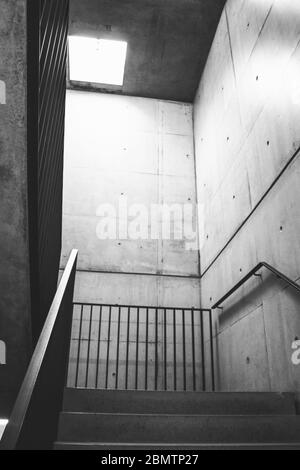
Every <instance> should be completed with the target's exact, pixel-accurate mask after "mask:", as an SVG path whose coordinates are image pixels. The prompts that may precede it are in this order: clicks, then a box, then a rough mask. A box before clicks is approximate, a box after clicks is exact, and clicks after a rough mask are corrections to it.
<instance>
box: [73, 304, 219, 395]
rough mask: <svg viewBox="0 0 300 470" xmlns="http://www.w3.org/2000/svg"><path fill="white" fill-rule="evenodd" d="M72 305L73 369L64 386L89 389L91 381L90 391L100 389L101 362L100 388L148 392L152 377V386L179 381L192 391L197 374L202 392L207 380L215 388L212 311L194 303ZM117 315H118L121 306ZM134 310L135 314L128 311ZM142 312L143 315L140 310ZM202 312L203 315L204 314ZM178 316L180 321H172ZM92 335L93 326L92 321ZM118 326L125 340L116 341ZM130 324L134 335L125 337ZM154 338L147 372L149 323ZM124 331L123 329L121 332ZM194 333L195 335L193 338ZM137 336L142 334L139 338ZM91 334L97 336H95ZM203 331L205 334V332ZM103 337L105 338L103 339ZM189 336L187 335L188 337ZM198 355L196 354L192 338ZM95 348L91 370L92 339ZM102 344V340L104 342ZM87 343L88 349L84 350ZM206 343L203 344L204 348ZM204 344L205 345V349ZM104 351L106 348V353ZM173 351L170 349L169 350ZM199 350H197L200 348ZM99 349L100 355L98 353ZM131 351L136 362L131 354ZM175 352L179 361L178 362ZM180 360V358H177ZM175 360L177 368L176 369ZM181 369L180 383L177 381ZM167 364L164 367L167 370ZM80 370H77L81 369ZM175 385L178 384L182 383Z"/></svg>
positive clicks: (172, 386) (174, 387)
mask: <svg viewBox="0 0 300 470" xmlns="http://www.w3.org/2000/svg"><path fill="white" fill-rule="evenodd" d="M73 305H74V306H75V307H77V315H78V317H77V319H78V323H79V325H78V338H77V337H76V338H74V346H75V347H74V348H73V349H72V348H71V350H72V351H73V353H72V357H71V362H72V364H74V363H75V368H73V369H72V373H71V374H70V375H69V379H68V386H69V387H75V388H89V387H90V386H91V382H92V383H93V387H94V388H95V389H98V388H100V387H99V370H100V363H101V361H102V362H103V363H106V365H105V368H104V370H103V369H102V372H103V374H102V388H103V387H104V388H105V389H110V388H115V389H118V388H119V385H120V383H121V384H122V387H123V388H124V383H125V390H128V389H131V390H150V389H152V386H151V387H150V388H149V381H150V380H151V379H152V380H153V382H154V390H160V389H161V388H159V387H161V386H162V389H164V390H171V389H172V390H174V391H176V390H178V382H179V383H180V384H181V385H182V384H183V385H182V387H183V390H184V391H187V390H189V389H191V382H192V389H193V391H197V390H198V389H199V386H198V385H197V382H198V377H199V378H200V377H201V379H202V391H206V390H207V389H208V387H207V379H208V378H209V382H210V385H211V389H212V391H214V390H215V370H214V366H215V363H214V338H213V322H212V311H211V310H210V309H201V308H195V307H186V308H179V307H157V306H144V305H143V306H142V305H124V304H123V305H120V304H107V303H106V304H104V303H90V302H74V303H73ZM104 309H105V310H106V315H107V316H106V318H105V321H103V313H104ZM122 309H123V312H122V318H121V310H122ZM133 311H135V317H133V316H132V312H133ZM142 311H144V312H143V317H141V314H142ZM159 311H160V312H162V313H163V317H162V322H161V324H160V325H159V323H158V313H159ZM206 314H207V315H206ZM178 318H179V320H177V319H178ZM197 318H198V319H199V323H198V324H199V325H200V331H199V330H196V326H195V320H196V319H197ZM83 320H84V322H85V328H86V331H87V332H88V334H87V335H86V334H83V337H82V332H83V329H82V326H83ZM113 322H114V324H115V328H116V330H115V341H116V344H115V346H116V355H115V354H114V356H113V366H110V357H111V350H110V347H111V339H112V338H111V335H112V329H111V325H112V324H113ZM97 324H98V326H96V327H94V328H95V331H94V333H93V332H92V326H93V325H97ZM122 325H123V335H124V338H123V340H121V327H122ZM131 325H132V326H135V327H136V328H135V331H136V333H135V338H134V339H133V338H132V337H131V336H130V329H131ZM141 325H144V328H145V330H144V334H143V333H141ZM151 325H152V327H151V328H153V330H154V331H153V330H152V334H153V336H155V341H154V345H155V359H154V364H153V365H154V367H153V369H154V370H153V369H152V368H151V371H150V372H149V364H151V363H152V359H151V360H150V361H149V354H150V352H149V351H150V347H151V345H152V344H153V339H152V340H151V338H150V326H151ZM126 331H127V333H126ZM159 331H160V332H161V333H160V334H161V335H162V336H161V337H162V348H163V355H162V365H161V366H159V355H158V346H159V341H158V335H159ZM197 332H198V334H199V336H197ZM141 334H142V336H141ZM95 335H96V336H97V338H95ZM178 335H179V337H180V338H181V339H182V342H181V346H179V344H180V341H179V343H178ZM206 335H207V336H206ZM104 338H106V339H104ZM187 338H188V339H187ZM121 341H122V342H123V343H124V341H125V346H126V352H125V355H124V354H121V350H120V344H121ZM197 341H198V347H199V353H197V351H196V348H197V343H196V342H197ZM95 342H96V344H97V343H98V346H97V347H96V348H95V349H94V351H95V352H94V353H93V357H94V359H93V361H95V356H96V373H95V369H94V367H93V368H92V367H90V364H91V363H90V358H91V354H92V350H91V347H93V343H94V345H95ZM103 342H104V343H103ZM141 342H142V344H143V349H144V354H145V356H144V360H140V359H139V354H140V353H139V351H140V344H141ZM83 343H84V344H85V349H84V350H82V344H83ZM100 343H102V344H103V346H102V357H101V358H100V355H99V354H100ZM86 346H87V348H86ZM206 346H207V348H206ZM208 348H209V349H208ZM105 349H106V351H105ZM129 349H130V350H131V359H130V356H129ZM172 350H173V351H172ZM200 351H201V352H200ZM103 353H104V356H103ZM134 354H135V361H134V360H133V355H134ZM179 354H180V355H181V354H182V356H180V361H178V357H179ZM198 354H200V355H201V369H200V370H198V371H197V361H198V360H197V357H198ZM181 359H182V361H181ZM121 360H122V361H123V363H125V364H124V368H123V369H122V372H121V373H119V372H120V370H119V364H120V361H121ZM129 361H131V372H132V370H134V369H135V371H134V376H132V377H131V379H130V378H129ZM179 362H180V365H181V366H180V367H179ZM110 367H113V368H114V371H115V373H114V375H113V376H112V375H111V374H109V370H110ZM160 367H161V374H162V383H161V385H159V383H158V376H159V373H158V371H159V368H160ZM181 367H182V376H181V379H182V382H181V380H177V379H179V374H181ZM168 368H169V369H168ZM80 371H81V372H80ZM181 385H180V386H181Z"/></svg>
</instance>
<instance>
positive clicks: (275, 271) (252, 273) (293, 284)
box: [212, 261, 300, 310]
mask: <svg viewBox="0 0 300 470" xmlns="http://www.w3.org/2000/svg"><path fill="white" fill-rule="evenodd" d="M262 268H266V269H268V270H269V271H270V272H272V273H273V274H275V276H277V277H279V278H280V279H282V280H283V281H285V282H286V283H287V284H288V285H290V286H291V287H293V288H294V289H296V290H297V291H298V292H300V285H299V284H297V283H296V282H294V281H292V279H290V278H289V277H288V276H286V275H285V274H283V273H282V272H280V271H278V269H276V268H274V267H273V266H271V265H270V264H268V263H266V262H265V261H261V262H260V263H258V265H257V266H255V268H253V269H252V270H251V271H250V272H249V273H248V274H246V276H244V277H243V278H242V279H241V280H240V281H239V282H238V283H237V284H236V285H235V286H234V287H233V288H232V289H230V291H228V292H227V293H226V294H225V295H223V297H221V298H220V299H219V300H218V301H217V302H216V303H215V304H214V305H213V306H212V310H215V309H216V308H221V307H220V306H221V304H222V303H223V302H225V300H227V299H228V297H230V296H231V295H232V294H233V293H234V292H235V291H237V290H238V289H239V288H240V287H241V286H242V285H243V284H245V282H247V281H248V280H249V279H250V278H251V277H252V276H255V274H256V273H257V271H260V269H262Z"/></svg>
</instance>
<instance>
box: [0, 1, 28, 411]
mask: <svg viewBox="0 0 300 470" xmlns="http://www.w3.org/2000/svg"><path fill="white" fill-rule="evenodd" d="M25 5H26V2H25V0H9V1H5V0H1V1H0V11H1V15H0V88H1V91H0V201H1V204H0V260H1V262H0V340H1V341H4V342H5V343H6V348H7V357H6V365H1V364H0V418H1V416H2V417H3V415H4V416H5V415H8V412H9V409H10V407H11V405H12V403H13V401H14V398H15V395H16V393H17V390H18V387H19V385H20V381H21V380H22V377H23V374H24V372H25V368H26V365H27V362H28V359H29V355H30V351H31V334H30V287H29V258H28V228H27V149H26V145H27V142H26V102H25V97H26V9H25Z"/></svg>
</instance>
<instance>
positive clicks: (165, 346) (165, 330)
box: [164, 309, 168, 390]
mask: <svg viewBox="0 0 300 470" xmlns="http://www.w3.org/2000/svg"><path fill="white" fill-rule="evenodd" d="M164 388H165V390H167V388H168V384H167V311H166V309H164Z"/></svg>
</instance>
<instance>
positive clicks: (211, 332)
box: [209, 310, 215, 392]
mask: <svg viewBox="0 0 300 470" xmlns="http://www.w3.org/2000/svg"><path fill="white" fill-rule="evenodd" d="M209 329H210V355H211V385H212V391H213V392H214V391H215V361H214V338H213V321H212V311H211V310H210V311H209Z"/></svg>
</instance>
